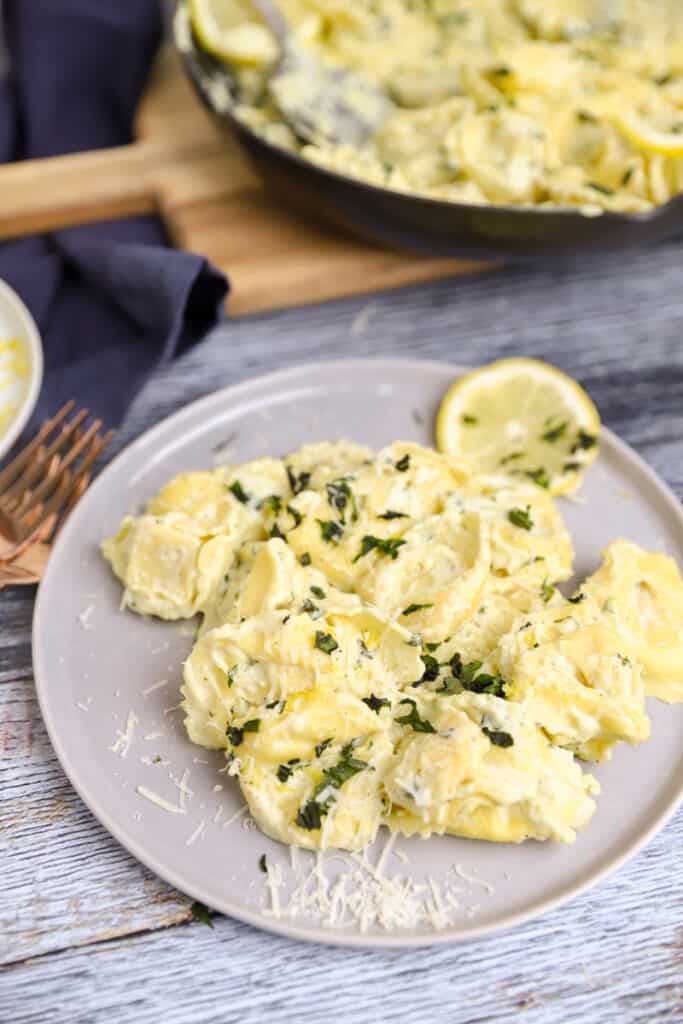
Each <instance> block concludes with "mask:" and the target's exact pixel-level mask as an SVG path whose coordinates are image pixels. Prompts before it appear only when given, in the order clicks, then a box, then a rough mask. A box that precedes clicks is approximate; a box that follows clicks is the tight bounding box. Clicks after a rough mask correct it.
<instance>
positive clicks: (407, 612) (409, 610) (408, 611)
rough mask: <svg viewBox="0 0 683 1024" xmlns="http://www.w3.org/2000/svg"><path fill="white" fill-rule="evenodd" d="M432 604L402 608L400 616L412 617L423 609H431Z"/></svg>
mask: <svg viewBox="0 0 683 1024" xmlns="http://www.w3.org/2000/svg"><path fill="white" fill-rule="evenodd" d="M433 607H434V604H433V603H432V604H409V605H408V607H407V608H404V609H403V611H402V612H401V615H412V614H413V613H414V612H421V611H423V609H425V608H433Z"/></svg>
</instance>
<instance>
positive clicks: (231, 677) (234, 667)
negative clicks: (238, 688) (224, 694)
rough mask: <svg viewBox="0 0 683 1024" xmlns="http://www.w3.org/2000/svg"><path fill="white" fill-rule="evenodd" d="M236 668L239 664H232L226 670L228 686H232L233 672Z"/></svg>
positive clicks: (233, 680)
mask: <svg viewBox="0 0 683 1024" xmlns="http://www.w3.org/2000/svg"><path fill="white" fill-rule="evenodd" d="M238 668H239V665H233V666H232V668H229V669H228V671H227V676H228V687H230V686H232V684H233V683H234V682H235V673H236V672H237V669H238Z"/></svg>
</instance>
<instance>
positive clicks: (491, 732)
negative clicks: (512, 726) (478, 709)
mask: <svg viewBox="0 0 683 1024" xmlns="http://www.w3.org/2000/svg"><path fill="white" fill-rule="evenodd" d="M481 731H482V732H483V733H484V735H485V736H488V738H489V739H490V740H491V743H493V745H494V747H511V746H512V745H513V744H514V742H515V741H514V740H513V738H512V736H511V735H510V733H509V732H503V730H502V729H489V728H488V727H487V726H486V725H482V727H481Z"/></svg>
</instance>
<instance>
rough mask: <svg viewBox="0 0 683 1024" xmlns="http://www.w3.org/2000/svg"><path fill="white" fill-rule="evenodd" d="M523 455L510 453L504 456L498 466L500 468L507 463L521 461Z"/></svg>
mask: <svg viewBox="0 0 683 1024" xmlns="http://www.w3.org/2000/svg"><path fill="white" fill-rule="evenodd" d="M525 454H526V453H525V452H510V454H509V455H504V456H503V458H502V459H500V460H499V463H498V464H499V465H500V466H507V464H508V462H514V461H515V459H523V458H524V456H525Z"/></svg>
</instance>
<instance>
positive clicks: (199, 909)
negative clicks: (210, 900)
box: [190, 900, 213, 928]
mask: <svg viewBox="0 0 683 1024" xmlns="http://www.w3.org/2000/svg"><path fill="white" fill-rule="evenodd" d="M190 913H191V914H192V916H193V918H194V919H195V921H201V923H202V924H205V925H207V926H208V927H209V928H213V921H212V920H211V916H210V914H209V908H208V907H207V906H206V904H204V903H200V902H199V900H195V901H194V903H193V904H192V906H191V907H190Z"/></svg>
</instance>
